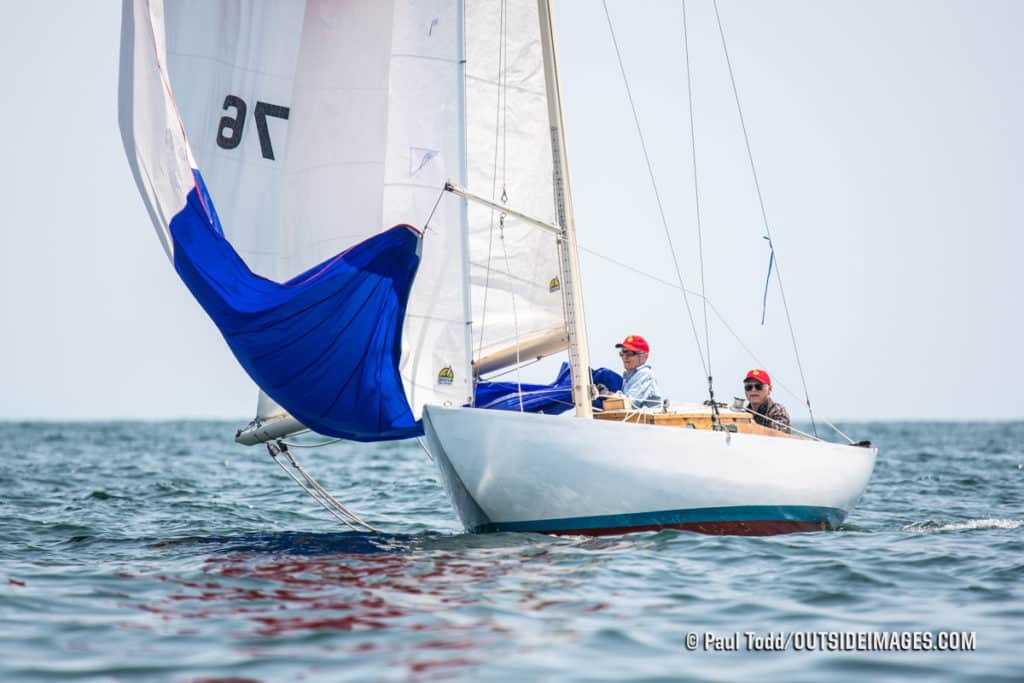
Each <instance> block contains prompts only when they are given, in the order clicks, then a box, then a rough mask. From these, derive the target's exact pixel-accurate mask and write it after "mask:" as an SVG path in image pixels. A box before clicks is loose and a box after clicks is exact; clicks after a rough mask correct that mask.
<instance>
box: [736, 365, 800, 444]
mask: <svg viewBox="0 0 1024 683" xmlns="http://www.w3.org/2000/svg"><path fill="white" fill-rule="evenodd" d="M743 391H745V392H746V394H747V401H749V403H748V404H747V409H748V410H750V411H751V412H752V413H754V422H756V423H757V424H759V425H763V426H765V427H770V428H771V429H777V430H779V431H780V432H786V433H787V434H788V433H789V412H788V411H787V410H786V407H785V406H784V405H782V404H781V403H776V402H775V401H773V400H772V378H771V377H769V376H768V373H767V372H765V371H764V370H759V369H754V370H751V371H750V372H748V373H747V376H746V377H744V378H743Z"/></svg>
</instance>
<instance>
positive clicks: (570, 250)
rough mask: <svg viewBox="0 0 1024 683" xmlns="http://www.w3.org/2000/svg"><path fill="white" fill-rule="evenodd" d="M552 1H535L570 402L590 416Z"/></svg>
mask: <svg viewBox="0 0 1024 683" xmlns="http://www.w3.org/2000/svg"><path fill="white" fill-rule="evenodd" d="M552 2H553V0H537V9H538V14H539V15H540V43H541V49H542V50H543V53H544V82H545V87H546V89H547V96H548V122H549V124H550V126H551V154H552V161H553V169H554V170H553V173H554V186H555V209H556V211H557V215H558V225H559V227H560V228H561V230H562V235H561V240H560V242H559V249H558V253H559V258H560V261H561V263H560V265H561V268H560V270H561V277H562V302H563V304H564V306H565V326H566V332H567V333H568V336H569V370H570V372H571V374H572V401H573V403H574V404H575V405H576V417H585V418H589V417H592V416H593V406H592V404H591V395H590V386H591V378H590V354H589V352H588V350H587V324H586V320H585V318H584V317H583V291H582V289H581V288H580V259H579V252H578V250H577V248H576V222H575V219H574V218H573V212H572V195H571V194H570V192H569V158H568V154H567V153H566V149H565V130H564V127H563V123H562V94H561V87H560V85H559V81H558V63H557V58H556V56H555V26H554V22H553V18H552V16H551V3H552Z"/></svg>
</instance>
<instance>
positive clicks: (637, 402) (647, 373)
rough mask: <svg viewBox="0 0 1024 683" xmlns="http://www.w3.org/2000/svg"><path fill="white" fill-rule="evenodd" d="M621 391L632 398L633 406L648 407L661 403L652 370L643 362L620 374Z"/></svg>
mask: <svg viewBox="0 0 1024 683" xmlns="http://www.w3.org/2000/svg"><path fill="white" fill-rule="evenodd" d="M622 393H623V394H625V395H626V396H628V397H630V398H631V399H633V407H634V408H645V407H646V408H650V407H655V406H660V405H661V395H660V394H659V393H658V383H657V382H656V381H655V379H654V370H653V369H652V368H651V366H650V364H648V363H644V364H643V365H641V366H638V367H637V368H636V369H634V370H632V371H631V372H627V373H625V374H623V375H622Z"/></svg>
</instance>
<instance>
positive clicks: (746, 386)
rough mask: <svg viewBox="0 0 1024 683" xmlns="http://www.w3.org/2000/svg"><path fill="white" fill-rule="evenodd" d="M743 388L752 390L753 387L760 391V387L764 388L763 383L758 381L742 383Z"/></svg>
mask: <svg viewBox="0 0 1024 683" xmlns="http://www.w3.org/2000/svg"><path fill="white" fill-rule="evenodd" d="M743 389H744V391H753V390H755V389H756V390H757V391H761V390H762V389H764V385H763V384H761V383H760V382H754V383H753V384H744V385H743Z"/></svg>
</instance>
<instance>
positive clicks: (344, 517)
mask: <svg viewBox="0 0 1024 683" xmlns="http://www.w3.org/2000/svg"><path fill="white" fill-rule="evenodd" d="M321 445H323V444H321ZM267 452H268V453H269V454H270V457H271V458H272V459H273V460H274V462H275V463H277V465H278V467H280V468H281V469H282V470H283V471H284V473H285V474H287V475H288V476H289V477H291V479H292V481H294V482H295V483H296V484H298V485H299V486H300V487H302V490H303V491H305V492H306V493H307V494H308V495H309V497H310V498H312V499H313V500H315V501H316V502H317V503H319V504H320V505H321V506H322V507H323V508H324V509H325V510H327V512H329V513H331V515H333V516H334V517H335V519H337V520H339V521H340V522H341V523H343V524H344V525H345V526H347V527H348V528H350V529H352V530H353V531H372V532H374V533H380V530H379V529H377V528H376V527H374V526H373V525H371V524H369V523H368V522H366V521H364V520H363V519H362V518H361V517H359V515H357V514H356V513H354V512H352V511H351V510H349V509H348V508H346V507H345V506H344V505H342V504H341V503H340V502H338V500H337V499H336V498H335V497H334V496H332V495H331V494H330V493H329V492H328V491H327V489H325V488H324V487H323V486H322V485H321V484H320V482H318V481H317V480H316V479H314V478H313V476H312V475H311V474H309V473H308V472H307V471H306V470H305V469H303V467H302V465H300V464H299V461H298V460H296V459H295V457H294V456H293V455H292V454H291V452H290V451H289V450H288V446H287V445H286V444H285V443H284V442H283V441H276V442H275V441H268V442H267ZM281 455H283V456H285V457H286V458H287V459H288V465H290V466H291V467H292V469H294V470H295V471H296V472H298V473H299V474H301V475H302V478H303V479H304V480H305V483H303V482H302V481H299V478H298V477H296V476H295V473H294V472H292V471H291V470H290V469H288V466H287V465H285V464H284V463H283V462H281V461H280V460H279V459H278V457H279V456H281Z"/></svg>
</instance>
